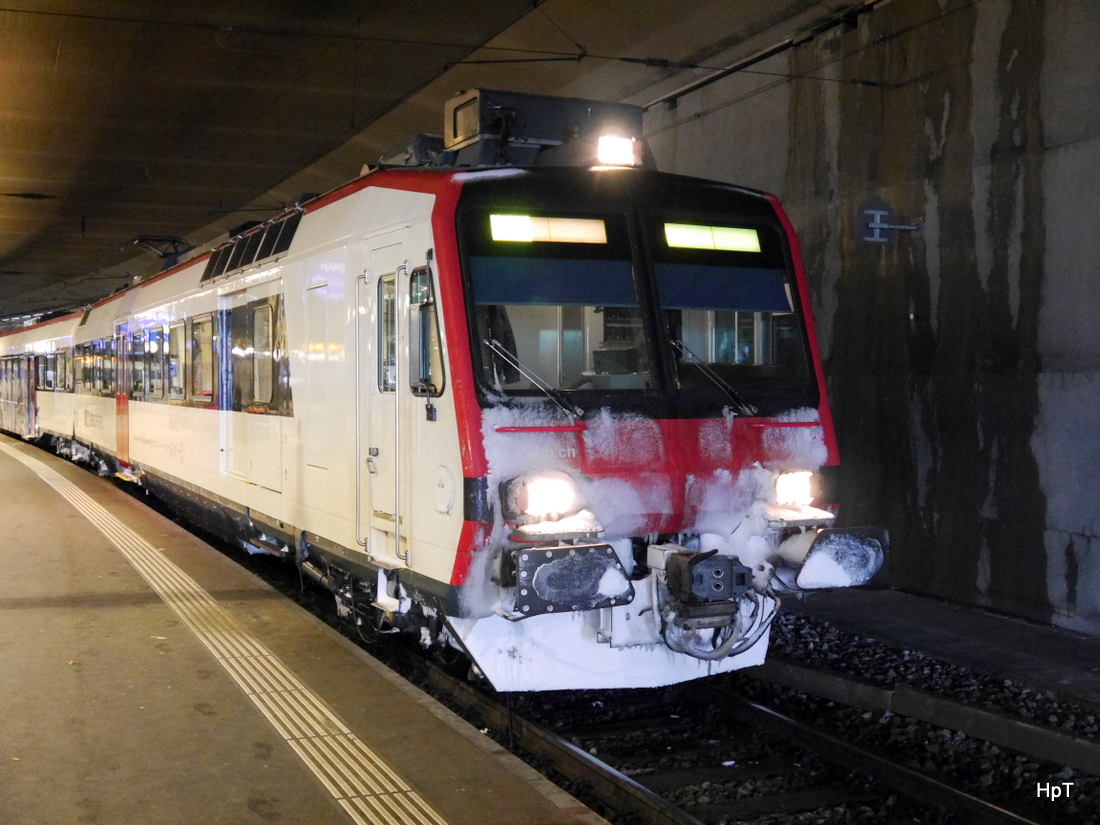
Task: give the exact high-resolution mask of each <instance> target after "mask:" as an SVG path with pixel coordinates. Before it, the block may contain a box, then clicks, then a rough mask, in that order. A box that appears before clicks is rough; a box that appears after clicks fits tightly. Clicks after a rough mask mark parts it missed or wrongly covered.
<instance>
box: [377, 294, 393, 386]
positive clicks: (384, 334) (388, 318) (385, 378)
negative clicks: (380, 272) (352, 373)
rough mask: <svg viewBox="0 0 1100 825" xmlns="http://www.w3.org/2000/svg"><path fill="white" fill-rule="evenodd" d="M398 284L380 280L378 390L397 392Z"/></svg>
mask: <svg viewBox="0 0 1100 825" xmlns="http://www.w3.org/2000/svg"><path fill="white" fill-rule="evenodd" d="M396 285H397V282H396V281H395V280H394V276H393V275H387V276H385V277H384V278H379V279H378V389H380V390H381V391H382V392H395V391H396V390H397V290H396Z"/></svg>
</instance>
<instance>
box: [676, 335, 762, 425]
mask: <svg viewBox="0 0 1100 825" xmlns="http://www.w3.org/2000/svg"><path fill="white" fill-rule="evenodd" d="M669 343H670V344H672V346H673V347H675V348H676V349H678V350H679V351H680V353H681V354H682V355H687V356H689V357H690V358H691V359H692V360H691V361H690V362H688V363H691V364H694V365H695V366H696V367H698V368H699V372H701V373H703V375H705V376H706V377H707V378H709V379H710V380H711V381H712V382H714V385H715V386H716V387H718V389H720V390H722V392H724V393H725V394H726V396H727V397H728V398H729V399H730V401H732V402H733V405H734V406H735V407H736V408H737V412H738V413H740V414H741V415H747V416H753V415H756V413H757V412H758V410H757V409H756V407H754V406H753V405H752V404H750V403H749V402H747V401H746V400H745V399H744V398H742V397H741V396H740V395H738V394H737V392H736V391H735V390H734V389H733V387H731V386H730V385H729V384H727V383H726V382H725V381H723V380H722V376H720V375H719V374H718V373H716V372H715V371H714V370H712V369H711V368H710V367H708V366H707V365H706V364H704V363H703V361H702V359H701V358H700V357H699V356H698V355H696V354H695V353H694V352H692V351H691V350H690V349H688V347H687V344H685V343H683V342H682V341H677V340H676V339H675V338H670V339H669Z"/></svg>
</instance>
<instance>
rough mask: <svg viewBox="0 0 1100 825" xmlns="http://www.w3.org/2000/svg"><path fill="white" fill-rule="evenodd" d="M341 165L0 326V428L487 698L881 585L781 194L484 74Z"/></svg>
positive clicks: (705, 663)
mask: <svg viewBox="0 0 1100 825" xmlns="http://www.w3.org/2000/svg"><path fill="white" fill-rule="evenodd" d="M444 127H445V128H444V134H442V135H419V136H417V137H415V138H414V139H412V140H410V141H409V142H407V143H406V144H403V145H402V146H399V147H397V148H396V149H394V150H393V151H391V152H389V153H387V154H386V155H385V156H383V158H382V159H381V160H380V161H379V162H378V163H377V164H374V165H371V166H369V167H364V169H363V172H362V173H361V174H360V176H359V177H357V178H356V179H354V180H352V181H350V182H349V183H347V184H345V185H342V186H340V187H339V188H336V189H334V190H332V191H330V192H328V193H326V194H321V195H311V196H306V197H303V198H300V199H298V201H297V202H296V203H294V204H292V205H291V206H289V207H287V208H286V209H285V211H283V212H282V213H281V214H279V215H277V216H276V217H273V218H269V219H267V220H264V221H261V222H250V223H248V224H244V225H242V226H240V227H238V228H236V229H234V230H232V231H231V232H230V233H229V234H228V236H223V237H222V239H220V240H219V241H217V242H214V243H211V244H208V245H207V246H206V247H204V248H200V249H195V250H192V251H191V252H190V253H188V254H187V255H185V256H183V258H182V259H181V260H180V261H178V262H176V263H175V264H174V265H173V266H171V267H170V268H167V269H165V270H164V271H162V272H159V273H157V274H155V275H153V276H151V277H147V278H144V279H140V280H138V281H137V282H135V283H134V284H133V285H131V286H128V287H127V288H125V289H123V290H121V291H119V292H116V293H115V294H113V295H111V296H109V297H106V298H104V299H102V300H99V301H98V302H96V303H94V304H92V305H91V306H87V307H83V308H81V309H79V310H77V311H74V312H71V313H68V314H64V315H60V316H59V317H53V318H49V319H48V320H42V321H40V322H38V323H35V324H33V325H31V326H27V327H22V328H17V329H14V330H11V331H9V332H7V333H5V334H3V335H0V428H2V429H3V430H5V431H6V432H8V433H10V434H13V435H15V436H18V437H21V438H24V439H28V440H33V441H36V442H38V443H41V444H44V445H46V446H49V447H51V448H52V449H54V450H56V451H57V452H58V453H59V454H61V455H63V456H66V457H68V458H71V459H72V460H74V461H77V462H81V463H83V464H86V465H88V466H90V467H92V468H94V469H96V470H98V471H99V472H100V473H101V474H103V475H110V476H116V477H118V478H120V479H123V480H124V481H125V482H127V483H131V484H134V485H139V486H140V487H141V488H143V489H144V490H145V491H146V492H148V493H149V494H152V495H155V496H156V497H157V498H158V499H161V500H163V501H164V502H166V503H168V504H169V505H170V506H171V507H173V508H174V509H176V510H177V511H179V512H180V513H181V514H183V516H184V517H186V518H187V519H189V520H191V521H193V522H195V523H196V524H198V525H199V526H200V527H202V528H204V529H206V530H209V531H212V532H214V533H216V534H219V535H221V536H224V537H225V538H227V539H229V540H230V541H232V542H235V543H236V544H238V545H239V546H240V547H241V548H242V549H244V550H246V551H248V552H249V553H257V554H260V553H262V554H270V555H273V556H277V557H280V558H283V559H286V560H287V562H288V563H291V564H294V565H296V566H297V567H298V569H300V570H301V572H302V575H303V577H304V578H305V579H308V580H309V581H310V582H313V583H315V584H317V585H318V586H320V587H323V588H325V589H327V590H328V591H329V592H330V593H331V594H332V597H333V598H334V599H335V605H336V609H337V611H338V613H339V615H340V616H341V617H343V618H345V619H347V620H348V621H349V622H351V623H352V624H353V625H354V626H355V627H357V628H359V629H360V632H361V633H363V634H364V635H366V634H376V633H379V632H394V633H406V634H411V636H412V638H414V639H415V640H417V641H419V643H421V644H422V645H424V646H425V647H426V648H429V649H431V650H433V651H435V652H437V653H439V654H440V655H441V656H445V657H448V656H449V657H453V658H460V659H461V660H462V661H466V662H468V663H469V665H470V667H471V668H472V669H473V670H474V672H475V673H476V674H478V675H479V676H481V677H483V678H484V679H486V680H488V682H489V683H490V684H491V685H492V686H493V687H494V688H496V689H497V690H499V691H540V690H572V689H590V688H592V689H599V688H623V687H654V686H662V685H667V684H672V683H677V682H682V681H686V680H690V679H696V678H700V677H705V676H708V675H712V674H717V673H724V672H729V671H732V670H735V669H738V668H743V667H748V666H752V665H757V664H760V663H761V662H762V661H763V660H764V658H765V655H766V651H767V648H768V643H769V630H770V626H771V622H772V620H773V618H774V616H775V615H776V611H777V609H778V607H779V602H780V598H781V597H782V596H784V595H785V594H788V593H799V592H805V591H810V590H814V589H820V588H832V587H850V586H857V585H860V584H864V583H866V582H867V581H869V580H870V579H871V577H872V576H873V575H874V574H875V572H876V571H877V570H878V569H879V568H880V566H881V565H882V563H883V558H884V554H885V552H886V551H887V544H888V539H887V536H886V533H885V531H883V530H881V529H879V528H874V527H866V528H838V527H835V526H834V525H835V519H836V516H835V510H834V509H833V508H831V507H829V506H826V503H825V502H824V501H823V500H822V490H821V481H820V479H821V469H822V467H823V466H826V465H832V464H836V463H837V462H838V454H837V445H836V439H835V435H834V429H833V424H832V419H831V414H830V408H829V403H828V398H827V396H826V392H825V382H824V375H823V370H822V362H821V357H820V354H819V351H818V347H817V343H816V338H815V332H814V325H813V318H812V315H811V311H810V300H809V294H808V289H807V283H806V277H805V273H804V271H803V265H802V262H801V259H800V254H799V249H798V243H797V239H796V235H795V232H794V230H793V228H792V225H791V223H790V221H789V219H788V218H787V216H786V215H785V213H784V211H783V209H782V208H781V206H780V204H779V201H778V200H777V198H776V197H775V196H773V195H769V194H766V193H763V192H760V191H756V190H753V189H749V188H744V187H740V186H736V185H731V184H727V183H721V182H715V181H708V180H701V179H696V178H689V177H684V176H679V175H674V174H669V173H665V172H660V171H658V170H657V169H656V168H655V166H654V163H653V160H652V153H651V152H650V151H649V149H648V147H647V145H646V142H645V139H644V135H643V133H642V110H641V109H640V108H638V107H634V106H629V105H626V104H616V103H603V102H599V101H591V100H580V99H575V98H552V97H547V96H540V95H530V94H523V93H518V92H502V91H493V90H486V89H479V90H471V91H468V92H465V93H463V94H460V95H458V96H457V97H455V98H454V99H452V100H451V101H449V102H448V103H447V105H446V107H445V117H444Z"/></svg>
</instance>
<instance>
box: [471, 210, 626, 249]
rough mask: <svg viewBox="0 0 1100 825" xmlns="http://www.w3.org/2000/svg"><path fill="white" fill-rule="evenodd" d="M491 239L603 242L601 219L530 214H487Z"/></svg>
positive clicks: (604, 229) (604, 237) (604, 232)
mask: <svg viewBox="0 0 1100 825" xmlns="http://www.w3.org/2000/svg"><path fill="white" fill-rule="evenodd" d="M489 229H490V231H491V232H492V236H493V240H494V241H525V242H531V241H543V242H547V241H548V242H551V243H607V229H606V227H605V226H604V222H603V221H602V220H599V219H591V218H539V217H533V216H531V215H490V216H489Z"/></svg>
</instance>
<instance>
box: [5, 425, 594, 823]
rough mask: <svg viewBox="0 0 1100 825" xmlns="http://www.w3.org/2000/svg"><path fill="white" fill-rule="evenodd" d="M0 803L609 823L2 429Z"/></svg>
mask: <svg viewBox="0 0 1100 825" xmlns="http://www.w3.org/2000/svg"><path fill="white" fill-rule="evenodd" d="M0 524H2V525H3V528H4V529H3V533H4V543H3V547H2V549H0V558H2V560H3V574H2V575H0V697H2V699H0V701H2V705H0V822H2V823H4V825H24V823H26V824H27V825H30V823H34V825H40V824H41V823H62V822H64V823H104V824H105V825H106V824H107V823H110V824H111V825H116V824H117V823H125V822H140V823H143V825H153V823H181V825H182V824H183V823H186V825H194V823H203V825H215V824H216V823H226V825H230V823H232V825H242V823H278V822H281V823H310V824H311V825H325V824H326V823H340V825H344V823H373V824H374V825H388V823H401V825H444V823H445V824H446V825H495V824H497V823H499V824H500V825H517V823H524V825H526V824H527V823H531V825H538V824H545V825H558V824H559V823H560V824H561V825H601V824H602V825H606V822H605V821H604V820H603V819H602V818H600V817H599V816H597V815H596V814H595V813H593V812H592V811H590V810H589V809H587V808H585V807H584V806H582V805H581V804H580V803H578V802H577V801H576V800H575V799H573V798H572V797H571V796H569V795H568V794H566V793H565V792H564V791H561V790H560V789H558V788H557V787H555V786H554V785H552V784H551V783H550V782H549V781H548V780H546V779H544V778H543V777H542V776H540V775H539V774H538V773H537V772H535V771H534V770H532V769H531V768H529V767H528V766H527V765H525V764H524V763H523V762H521V761H520V760H518V759H517V758H515V757H513V756H512V755H510V754H508V753H507V752H505V751H504V750H502V749H501V748H500V747H498V746H497V745H496V744H495V743H494V742H493V741H492V740H490V739H489V738H488V737H485V736H483V735H481V734H480V733H479V732H478V731H476V730H475V729H473V728H472V727H470V726H469V725H468V724H467V723H466V722H464V721H463V720H461V719H460V718H458V717H457V716H455V715H454V714H452V713H451V712H450V711H448V710H447V709H445V708H443V707H442V706H441V705H439V704H438V703H436V702H435V701H434V700H432V699H431V698H430V697H428V696H426V695H425V694H423V693H422V692H420V691H419V690H417V689H416V688H414V687H412V686H411V685H409V684H407V683H406V682H404V681H402V680H401V679H400V678H399V677H397V676H396V675H395V674H393V673H392V672H391V671H390V670H389V669H388V668H386V667H385V666H383V665H382V664H380V663H379V662H377V661H376V660H374V659H372V658H371V657H370V656H369V655H368V654H366V653H365V652H363V651H362V650H360V649H359V648H358V647H356V646H355V645H353V644H352V643H350V642H349V641H347V640H346V639H344V638H343V637H342V636H340V635H339V634H338V633H336V632H335V631H333V630H332V629H331V628H329V627H328V626H326V625H324V624H323V623H322V622H320V621H319V620H317V619H315V618H314V617H312V616H310V615H308V614H306V613H305V612H304V611H302V610H301V609H300V608H299V607H298V606H297V605H295V604H293V603H291V602H290V601H289V600H287V599H285V598H284V597H283V596H281V595H280V594H278V593H276V592H275V591H273V590H272V589H271V588H270V587H268V586H267V585H265V584H264V583H263V582H260V581H259V580H258V579H256V578H255V577H254V576H252V575H251V574H250V573H248V572H247V571H245V570H243V569H242V568H240V567H238V566H236V565H234V564H233V563H232V562H231V561H230V560H229V559H227V558H225V557H224V556H222V555H221V554H220V553H218V552H217V551H215V550H213V549H212V548H210V547H209V546H208V545H206V544H204V543H203V542H201V541H200V540H198V539H197V538H195V537H194V536H192V535H191V534H189V533H187V532H185V531H184V530H182V529H181V528H179V527H178V526H176V525H175V524H173V523H172V522H171V521H169V520H168V519H166V518H164V517H163V516H161V515H159V514H158V513H156V512H155V511H153V510H151V509H149V508H147V507H145V506H144V505H142V504H141V503H140V502H139V501H136V500H134V499H132V498H130V497H129V496H127V495H126V494H125V493H123V492H122V491H120V490H118V489H116V488H115V487H114V486H112V485H111V484H108V483H106V482H104V481H103V480H102V479H99V478H96V477H95V476H94V475H91V474H89V473H88V472H86V471H85V470H82V469H80V468H79V467H76V466H74V465H72V464H69V463H68V462H66V461H64V460H62V459H59V458H57V457H55V456H52V455H50V454H48V453H45V452H43V451H41V450H38V449H36V448H34V447H32V446H30V445H28V444H24V443H22V442H19V441H17V440H13V439H10V438H7V437H4V436H0Z"/></svg>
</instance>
